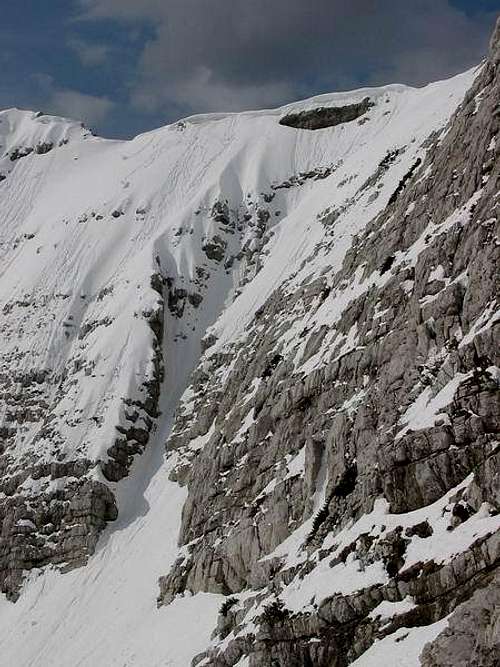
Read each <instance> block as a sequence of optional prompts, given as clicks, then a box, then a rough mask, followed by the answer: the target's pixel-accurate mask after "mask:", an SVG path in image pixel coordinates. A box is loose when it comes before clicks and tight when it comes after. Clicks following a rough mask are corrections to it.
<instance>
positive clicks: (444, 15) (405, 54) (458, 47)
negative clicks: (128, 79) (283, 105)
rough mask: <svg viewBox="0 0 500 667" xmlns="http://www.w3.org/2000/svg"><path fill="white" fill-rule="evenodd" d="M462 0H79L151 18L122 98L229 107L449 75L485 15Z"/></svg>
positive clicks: (144, 103)
mask: <svg viewBox="0 0 500 667" xmlns="http://www.w3.org/2000/svg"><path fill="white" fill-rule="evenodd" d="M464 4H465V5H466V6H467V5H468V4H469V3H464V2H462V3H461V5H462V8H458V7H457V6H454V5H453V4H452V3H451V2H447V1H446V0H408V1H401V0H378V1H377V0H350V1H348V0H309V1H306V0H141V2H137V0H82V1H81V5H82V7H83V9H84V13H85V16H86V17H87V18H88V19H92V20H94V21H98V20H102V19H111V20H114V21H121V22H123V24H124V26H129V27H132V26H133V25H134V24H136V23H137V22H148V23H149V25H150V26H151V27H152V29H153V32H152V36H151V38H150V39H148V40H147V41H146V42H145V43H144V48H143V50H142V54H141V56H140V59H139V62H138V64H137V71H136V73H135V76H134V78H133V81H132V83H131V85H130V97H131V103H132V104H133V105H134V106H135V107H136V108H138V109H141V110H143V111H145V112H159V111H161V110H170V111H172V110H173V109H176V108H178V109H179V111H185V112H189V111H211V110H238V109H242V108H248V107H252V106H253V107H257V106H265V105H271V104H277V103H280V102H283V101H286V100H289V99H293V98H294V97H297V96H300V95H307V94H311V93H314V92H321V91H326V90H333V89H339V88H345V87H352V86H356V85H363V84H365V83H369V84H380V83H387V82H391V81H399V82H403V83H409V84H415V85H420V84H423V83H426V82H428V81H430V80H433V79H437V78H441V77H445V76H449V75H451V74H453V73H456V72H458V71H460V70H463V69H465V68H466V67H469V66H471V65H473V64H475V63H477V62H479V60H480V59H481V57H482V56H483V55H484V52H485V50H486V45H487V37H488V33H489V32H490V31H491V27H492V23H493V20H494V17H495V12H493V11H490V12H489V13H488V12H486V11H484V12H474V13H472V14H471V13H470V12H469V13H468V14H466V13H465V12H464V11H463V6H464ZM470 4H471V5H473V4H474V2H472V3H470ZM479 4H481V3H479ZM499 4H500V3H499ZM489 6H490V8H491V9H493V8H492V7H491V3H489Z"/></svg>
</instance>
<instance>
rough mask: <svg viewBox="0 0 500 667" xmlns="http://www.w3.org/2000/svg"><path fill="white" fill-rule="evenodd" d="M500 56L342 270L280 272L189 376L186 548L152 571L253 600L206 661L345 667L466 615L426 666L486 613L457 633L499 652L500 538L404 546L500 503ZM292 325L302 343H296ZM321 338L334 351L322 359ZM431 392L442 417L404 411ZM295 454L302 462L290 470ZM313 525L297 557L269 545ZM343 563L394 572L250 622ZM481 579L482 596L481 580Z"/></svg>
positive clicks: (477, 647) (420, 407)
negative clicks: (385, 641) (432, 515)
mask: <svg viewBox="0 0 500 667" xmlns="http://www.w3.org/2000/svg"><path fill="white" fill-rule="evenodd" d="M497 32H498V28H497ZM498 49H499V41H498V38H494V39H493V41H492V48H491V54H490V58H489V60H488V61H487V62H486V64H485V65H484V68H483V71H482V73H481V75H480V76H479V77H478V78H477V80H476V82H475V84H474V86H473V88H472V90H470V91H469V93H468V94H467V96H466V98H465V100H464V102H463V104H462V105H461V107H460V108H459V109H458V111H457V113H456V114H455V116H454V117H453V119H452V120H451V122H450V125H449V127H448V128H447V130H446V132H445V133H444V134H443V135H442V136H440V137H434V138H431V139H430V140H429V144H428V150H427V154H426V157H425V159H424V160H423V161H417V162H416V163H414V164H413V165H412V167H411V168H410V170H409V172H408V174H407V175H405V176H404V177H403V179H402V180H401V182H400V184H399V186H398V187H397V189H396V190H395V192H394V194H393V195H392V196H391V197H390V199H389V204H388V206H387V208H386V209H385V210H384V211H383V212H382V214H381V215H379V216H377V218H376V219H374V220H373V221H372V223H371V224H370V225H369V226H368V228H367V229H366V231H365V232H364V233H362V234H361V235H359V236H358V237H357V238H355V239H354V242H353V244H352V247H351V249H350V250H349V251H348V253H347V255H346V257H345V259H344V261H343V264H342V266H341V267H332V268H331V269H330V270H329V271H327V272H323V274H322V275H321V276H316V277H313V278H312V279H311V280H308V281H307V282H304V283H303V284H302V285H301V286H300V287H299V289H295V288H293V289H292V288H291V285H292V281H290V283H289V284H290V287H289V286H288V285H287V283H285V284H283V285H282V286H281V287H280V288H279V289H277V290H276V291H275V292H274V293H273V294H272V295H271V296H270V298H269V299H268V300H267V301H266V303H265V305H264V307H263V308H261V309H260V310H259V312H258V313H257V314H256V316H255V319H254V321H253V322H252V324H251V325H250V327H249V328H248V329H247V331H246V335H245V337H244V339H243V340H242V341H240V342H239V343H237V344H234V345H233V346H232V347H230V348H226V349H225V350H223V351H219V352H217V353H215V354H210V350H209V351H208V353H207V354H206V355H205V356H204V358H203V359H202V362H201V364H200V367H199V368H198V370H197V371H196V373H195V374H194V376H193V379H192V386H191V392H192V393H194V396H195V408H194V410H193V412H192V413H190V414H189V415H187V416H184V415H183V413H182V410H181V411H179V414H178V417H177V421H176V425H175V427H174V432H173V434H172V436H171V438H170V440H169V443H168V445H167V447H168V448H169V450H176V451H177V452H178V454H179V464H178V467H177V470H176V471H175V473H174V475H173V476H174V478H175V479H176V480H177V481H179V482H180V483H182V484H186V485H187V487H188V499H187V501H186V504H185V507H184V512H183V522H182V528H181V534H180V544H181V545H184V550H183V552H182V556H180V558H179V560H178V561H177V563H176V565H175V566H174V568H173V569H172V570H171V571H170V572H169V573H168V574H166V575H165V576H164V577H162V578H161V579H160V595H159V604H168V603H169V602H170V601H171V600H172V599H173V598H174V597H175V596H176V595H179V594H183V593H184V592H185V591H190V592H192V593H196V592H198V591H210V592H216V593H222V594H225V595H231V596H234V595H236V597H237V598H238V594H239V593H244V598H243V599H244V600H245V602H244V603H242V605H243V606H240V607H238V606H236V607H234V606H233V607H232V609H231V613H230V614H229V617H225V619H224V623H222V625H220V626H219V628H218V630H217V631H216V637H217V636H219V637H220V638H222V637H224V638H225V641H224V642H223V645H222V646H223V648H220V649H219V648H218V644H217V639H216V640H215V641H214V646H213V648H211V649H210V650H209V651H208V652H207V653H206V654H205V655H204V656H200V658H199V660H200V661H201V662H200V664H203V665H217V666H219V665H220V666H226V665H235V664H236V663H237V662H238V660H239V659H240V658H241V657H243V656H249V660H250V662H249V664H250V665H251V667H254V666H258V665H259V666H261V665H274V666H276V665H281V666H283V667H285V666H290V665H325V666H326V665H347V664H349V663H350V662H352V661H353V660H354V659H355V658H356V657H358V656H359V655H361V654H362V653H363V652H364V651H366V650H367V649H368V648H369V647H370V645H371V644H372V643H373V642H374V641H375V640H380V639H381V638H383V637H384V636H387V635H390V634H391V633H393V632H395V631H396V630H397V629H398V628H400V627H410V628H411V627H414V626H421V625H428V624H432V623H435V622H437V621H438V620H440V619H442V618H444V617H445V616H447V615H448V614H451V613H452V612H453V610H454V609H455V608H456V609H457V612H456V614H455V615H452V616H451V618H452V619H456V620H455V621H452V622H451V625H450V627H451V630H450V631H449V633H448V634H446V633H444V634H443V635H440V637H439V638H438V639H437V640H436V642H435V643H434V644H432V645H431V646H430V647H428V648H427V649H426V652H425V657H424V658H423V660H424V663H423V664H426V665H438V664H440V665H441V664H443V665H444V664H460V663H453V660H452V659H451V658H450V660H451V661H450V662H446V661H444V658H441V657H439V656H441V655H443V656H444V655H446V654H447V652H448V654H449V656H453V655H454V654H453V653H451V652H449V643H450V641H452V639H451V640H450V637H451V638H452V637H453V636H454V634H456V635H459V634H460V633H462V634H460V636H461V637H462V635H463V633H464V630H463V627H462V626H464V624H465V621H464V614H467V613H470V614H473V615H475V616H474V617H475V618H477V619H478V620H479V622H480V625H481V630H480V634H479V636H478V638H477V641H475V642H472V640H471V639H470V637H468V636H467V635H463V643H464V645H465V644H467V646H468V647H469V648H468V650H469V654H470V656H471V660H472V662H470V663H467V664H478V665H479V664H481V665H483V664H484V665H486V664H488V665H490V664H491V665H492V664H494V663H493V662H491V656H492V655H493V654H494V652H495V650H496V646H495V640H493V639H492V636H493V633H494V630H495V628H496V625H497V624H498V621H497V619H496V620H495V618H493V616H492V612H491V608H492V606H493V601H494V599H495V596H497V590H498V576H497V575H496V572H497V568H498V562H499V560H498V559H499V550H498V549H499V536H498V534H495V533H493V534H490V535H485V536H483V537H481V538H478V539H476V540H475V541H474V539H471V540H470V541H469V542H468V543H465V544H463V546H461V547H459V548H457V551H455V552H454V553H453V554H452V555H451V556H450V558H449V560H447V561H446V560H445V561H441V562H440V561H439V560H434V559H433V558H432V557H429V556H427V557H423V559H422V560H421V561H419V562H416V563H414V564H413V565H411V566H406V554H407V553H409V552H410V551H411V550H412V549H415V548H416V547H415V545H418V544H420V542H422V541H423V540H426V539H428V540H431V539H434V538H433V537H432V536H433V533H434V530H435V525H434V526H433V525H432V523H429V521H428V520H427V519H425V520H424V521H416V520H415V521H414V522H413V520H412V516H413V514H415V513H418V512H417V511H418V510H422V509H424V508H426V507H431V506H433V504H435V503H439V502H440V499H441V501H442V502H443V510H442V512H443V515H444V516H446V517H447V521H448V527H447V531H448V532H449V533H451V532H453V531H460V530H461V527H462V526H466V524H467V522H468V521H471V522H473V521H475V520H476V518H477V517H479V516H480V513H484V512H487V513H489V514H491V515H492V516H493V515H495V514H496V513H498V512H499V510H500V506H499V502H498V501H499V498H498V494H499V478H498V455H499V449H498V448H499V444H498V431H499V416H500V395H499V391H498V390H499V376H498V372H497V371H496V370H495V369H496V367H498V364H499V356H498V321H496V320H495V319H494V318H492V317H491V315H492V313H493V304H494V303H495V301H496V299H497V297H498V242H497V241H496V240H495V239H498V218H497V207H498V204H497V199H496V198H497V193H498V190H499V185H500V182H499V174H500V153H499V145H498V141H497V143H496V144H495V142H494V141H493V138H494V137H497V136H498V132H499V127H500V114H499V113H498V102H499V99H500V71H499V69H498V53H499V51H498ZM492 146H493V148H492ZM391 159H392V158H391ZM388 164H390V160H388ZM386 168H387V167H386V166H385V164H381V165H380V169H379V171H378V172H377V173H375V174H374V177H373V183H370V184H369V185H368V186H365V187H373V185H374V184H375V183H376V182H377V180H378V179H379V178H380V176H381V174H383V173H384V170H385V169H386ZM333 221H334V220H333ZM319 250H320V249H318V252H319ZM313 259H314V257H311V258H310V260H311V261H312V260H313ZM360 284H361V285H364V286H365V287H364V289H363V290H358V289H357V287H358V286H359V285H360ZM350 294H354V296H350ZM357 294H359V295H357ZM329 303H331V304H335V303H341V304H343V308H342V309H341V310H340V312H339V313H338V314H336V312H335V308H334V306H333V305H332V308H331V312H332V313H333V315H332V316H333V317H335V318H336V319H335V320H333V321H332V322H331V324H330V327H329V326H328V324H321V325H320V324H317V325H315V318H314V313H317V312H319V311H320V309H321V308H325V307H327V306H328V304H329ZM325 304H326V305H325ZM316 321H317V322H320V319H319V317H318V318H317V320H316ZM483 323H484V324H486V323H487V325H486V326H482V324H483ZM332 326H334V329H335V332H336V333H335V335H334V336H330V338H328V336H329V334H330V330H331V327H332ZM290 329H293V330H294V331H297V332H300V334H299V337H298V338H300V340H298V339H295V340H294V341H293V343H292V345H291V346H290V345H288V346H287V344H285V343H284V339H285V334H286V331H287V330H290ZM325 341H328V345H327V346H325ZM346 341H351V342H350V343H349V344H346ZM297 350H299V352H297ZM320 351H323V357H322V358H323V360H324V359H327V361H326V363H325V362H323V363H321V364H317V365H315V364H311V363H310V360H314V358H315V355H318V353H319V352H320ZM297 362H298V363H297ZM308 362H309V364H308ZM308 366H309V367H310V368H311V370H303V371H302V370H301V368H308ZM218 378H221V379H220V380H219V379H218ZM443 396H446V399H445V400H443ZM433 404H435V405H439V409H436V410H435V411H434V412H433V413H432V415H431V416H432V418H430V419H427V420H425V419H424V420H423V421H419V420H418V419H413V418H412V417H411V415H413V414H415V412H416V414H417V415H418V416H419V417H420V416H421V415H422V413H423V412H425V410H426V409H427V410H429V409H430V408H429V406H432V405H433ZM426 406H427V408H426ZM431 412H432V410H431ZM242 424H243V425H245V424H246V425H247V426H246V428H244V427H242ZM242 431H243V433H242ZM203 434H207V436H206V437H207V443H206V445H205V446H204V447H203V448H202V449H201V450H200V451H192V450H191V449H190V447H189V444H190V442H191V440H192V439H193V438H194V437H199V436H200V435H203ZM300 456H303V457H304V459H303V460H304V474H303V475H301V474H299V473H295V474H294V472H293V465H292V466H291V467H290V462H291V461H293V460H294V459H295V458H296V457H300ZM457 488H458V489H459V490H458V491H457V490H456V489H457ZM454 489H455V491H454ZM319 497H322V498H323V501H322V504H321V506H320V507H318V506H317V503H316V501H317V499H318V498H319ZM380 497H383V498H385V499H386V500H387V501H388V507H389V512H390V513H391V514H392V515H399V516H401V525H400V526H398V527H396V528H395V529H394V530H392V531H391V532H387V533H386V534H384V532H383V531H384V530H385V526H381V525H379V528H378V531H379V532H378V535H376V534H374V531H373V529H372V530H371V531H369V533H366V534H364V536H363V535H362V536H360V537H358V538H357V539H355V540H353V541H352V543H351V544H349V545H348V546H347V547H345V548H344V549H343V550H341V551H340V550H339V548H338V547H337V546H336V545H335V536H336V535H339V534H341V531H342V530H343V529H346V527H349V526H350V525H352V522H353V520H354V521H356V520H357V519H361V518H362V517H363V515H366V514H368V513H370V512H372V511H373V510H374V501H375V499H376V498H380ZM308 519H309V520H310V524H308V525H310V530H309V532H308V534H307V535H304V537H303V552H304V554H305V556H304V557H303V558H302V560H301V562H300V564H298V565H292V566H290V565H288V564H287V562H286V559H283V558H282V557H279V556H274V557H269V554H272V553H273V551H274V550H275V549H276V548H277V547H278V546H279V545H280V544H282V543H283V542H284V540H286V539H287V538H288V536H289V535H291V534H292V533H294V531H297V530H299V529H300V526H301V525H303V524H304V522H305V521H306V520H308ZM374 521H375V520H374ZM471 525H472V524H471ZM405 527H406V528H405ZM463 530H465V528H464V529H463ZM362 538H363V539H362ZM264 556H267V558H266V559H263V557H264ZM332 556H333V559H332V560H331V563H330V566H331V567H335V566H337V565H339V564H346V563H349V562H352V560H355V561H356V562H358V563H359V564H360V565H359V567H360V568H361V569H364V568H366V567H368V566H373V565H374V564H376V563H380V564H381V566H382V567H383V568H384V570H385V572H386V579H385V583H382V584H381V583H379V584H376V585H368V586H366V587H363V585H361V586H360V587H358V590H356V592H353V593H352V594H349V595H345V594H344V595H342V594H338V595H333V596H326V597H325V598H324V599H322V600H321V601H316V602H314V598H313V603H312V606H311V605H308V609H307V611H305V610H304V611H296V610H293V611H292V610H287V609H286V607H285V609H284V611H283V609H281V610H280V609H279V608H278V607H276V610H275V612H276V613H274V612H273V613H274V616H273V615H272V613H271V612H270V613H269V614H267V615H266V614H263V615H262V614H261V615H260V616H259V615H257V616H255V613H257V612H254V615H253V616H252V610H255V609H259V608H260V609H262V605H266V604H267V607H264V608H265V609H266V608H267V609H270V610H271V611H272V606H270V605H273V604H276V603H273V602H272V600H275V596H276V595H278V596H280V595H281V596H282V598H283V599H286V598H287V595H289V590H290V589H289V588H287V587H288V586H289V585H290V584H291V582H296V584H297V585H300V581H301V580H306V579H307V577H308V576H310V573H311V572H312V573H314V571H315V569H316V568H320V567H321V562H322V561H324V559H325V558H331V557H332ZM438 556H439V553H438V552H436V557H438ZM481 586H484V587H485V588H483V589H481V590H483V591H486V590H489V591H491V593H490V595H489V596H488V595H486V594H485V593H484V592H483V593H481V592H480V591H478V592H477V593H474V591H475V590H476V589H477V588H479V587H481ZM249 591H254V593H253V596H252V595H250V594H249ZM406 596H410V597H411V599H412V600H413V602H414V605H415V606H414V608H413V609H412V610H411V611H408V612H406V613H404V614H402V615H395V616H394V618H393V619H392V620H391V622H390V623H389V624H387V623H386V624H385V625H381V623H380V622H379V621H377V618H376V616H375V617H372V616H371V615H370V613H371V612H373V610H374V609H375V608H376V607H377V605H379V604H380V603H381V602H382V601H387V602H398V601H399V602H400V601H402V600H404V599H405V598H406ZM471 596H473V597H472V598H471ZM278 599H279V597H278ZM469 599H472V602H470V603H468V602H464V601H467V600H469ZM266 601H267V602H266ZM461 603H463V604H462V606H460V605H461ZM259 605H260V606H259ZM467 605H469V606H467ZM483 605H484V608H483ZM465 609H470V611H469V612H465V611H464V610H465ZM488 610H490V611H488ZM228 625H229V626H230V629H229V627H228ZM255 627H257V630H255V629H254V628H255ZM248 628H250V629H248ZM461 641H462V639H461ZM433 660H434V662H433ZM474 660H476V662H474ZM481 660H483V662H481ZM488 661H489V662H488ZM195 664H196V661H195ZM464 664H465V663H464Z"/></svg>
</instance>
